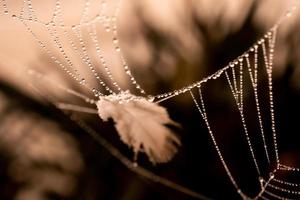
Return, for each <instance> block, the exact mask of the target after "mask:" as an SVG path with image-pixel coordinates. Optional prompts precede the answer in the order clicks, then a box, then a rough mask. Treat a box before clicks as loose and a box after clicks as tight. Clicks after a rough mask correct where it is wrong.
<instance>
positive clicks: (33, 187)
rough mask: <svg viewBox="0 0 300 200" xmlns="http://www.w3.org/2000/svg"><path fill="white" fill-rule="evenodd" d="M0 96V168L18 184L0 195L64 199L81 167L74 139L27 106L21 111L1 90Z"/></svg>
mask: <svg viewBox="0 0 300 200" xmlns="http://www.w3.org/2000/svg"><path fill="white" fill-rule="evenodd" d="M0 99H1V110H0V112H1V131H0V141H1V142H0V149H1V155H3V156H4V157H7V162H6V164H5V165H3V166H2V170H6V173H7V175H8V177H9V178H10V179H11V180H12V181H13V183H14V184H15V185H18V187H16V186H15V187H16V188H14V190H16V193H15V194H14V195H13V194H9V190H7V191H2V192H1V193H3V194H4V196H2V197H1V198H4V199H11V198H12V197H14V199H18V200H32V199H47V196H48V195H51V194H52V195H55V196H58V197H65V198H67V197H68V196H70V195H72V194H73V193H74V190H75V189H76V185H77V181H78V180H76V177H77V176H78V175H79V174H80V173H81V171H82V169H83V162H82V158H81V156H80V153H79V151H78V147H77V145H76V141H74V139H73V138H71V137H70V136H69V135H67V134H66V133H65V132H64V131H62V130H60V128H59V127H58V125H56V124H55V123H54V122H51V121H50V120H47V119H43V117H42V116H41V115H38V114H34V113H33V112H32V111H30V109H27V108H25V109H22V110H21V109H20V108H21V107H20V106H18V105H17V104H15V103H14V102H13V101H10V100H9V97H7V96H5V95H3V93H1V95H0ZM18 108H19V110H18ZM3 167H4V168H3ZM5 167H6V168H5ZM2 173H3V172H2ZM2 178H3V177H2ZM1 184H3V183H1ZM5 195H7V196H5Z"/></svg>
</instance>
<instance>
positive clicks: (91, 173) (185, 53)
mask: <svg viewBox="0 0 300 200" xmlns="http://www.w3.org/2000/svg"><path fill="white" fill-rule="evenodd" d="M62 2H63V11H64V16H65V20H66V23H68V24H73V23H76V22H78V21H79V19H80V16H81V13H82V9H83V5H84V1H83V0H78V1H71V0H64V1H62ZM116 2H117V1H110V0H108V7H107V10H106V12H107V14H108V15H111V14H112V13H113V11H114V8H115V7H116ZM293 2H294V1H280V0H262V1H251V0H239V1H237V0H198V1H196V0H164V1H161V0H160V1H159V0H144V1H138V0H133V1H129V0H123V1H122V4H121V10H120V15H119V18H118V25H119V37H120V38H119V39H120V45H121V48H122V51H123V54H124V56H125V58H126V60H127V61H128V64H129V66H130V67H131V70H132V72H133V74H134V75H135V77H136V80H137V81H138V82H139V83H140V85H142V86H143V87H144V88H145V90H146V91H147V92H148V93H150V94H153V95H155V94H159V93H163V92H168V91H171V90H174V89H178V88H181V87H183V86H185V85H188V84H191V83H193V82H195V81H197V80H201V79H202V78H204V77H206V76H207V75H209V74H211V73H213V72H215V71H217V70H218V69H220V68H222V67H223V66H225V65H226V64H227V63H229V62H230V61H231V60H233V59H234V58H236V57H238V56H239V55H240V54H242V53H243V52H244V51H246V50H247V49H248V48H249V47H250V46H251V45H252V44H253V43H254V42H255V41H256V40H257V39H259V37H260V36H262V35H263V34H264V33H265V32H266V31H268V29H269V28H270V27H272V26H273V24H274V23H275V22H276V21H277V20H278V19H279V18H280V16H281V15H282V14H284V12H285V11H286V10H287V9H288V8H289V7H290V5H291V4H292V3H293ZM21 3H22V1H17V0H9V1H8V3H7V4H8V8H9V11H10V13H9V15H5V14H4V13H3V12H2V10H3V9H2V8H1V9H2V10H1V14H0V36H1V37H0V199H17V200H35V199H37V200H38V199H55V200H56V199H80V200H81V199H82V200H94V199H122V200H134V199H136V200H140V199H172V200H176V199H178V200H181V199H191V197H188V196H186V195H184V194H181V193H179V192H177V191H174V190H172V189H169V188H166V187H163V186H161V185H159V184H156V183H153V182H151V181H149V180H146V179H145V178H142V177H140V176H138V175H136V174H134V173H133V172H131V171H129V170H128V169H127V168H125V167H124V166H123V165H122V164H121V163H120V162H119V161H118V160H117V159H115V158H114V157H113V156H111V154H109V152H108V151H107V150H106V149H105V148H103V147H102V146H101V145H99V144H98V143H97V142H96V141H95V140H94V139H93V138H91V137H90V136H89V135H88V134H87V133H86V132H85V131H84V130H82V129H80V127H78V125H77V124H76V123H74V122H72V121H71V120H70V118H69V117H68V116H67V115H64V114H63V113H62V112H61V111H59V110H58V109H56V108H54V106H52V105H51V104H50V103H49V102H47V101H45V99H43V98H42V97H41V96H40V95H39V94H38V93H36V92H35V91H34V90H33V88H32V87H31V86H32V85H38V86H39V88H40V89H42V90H43V92H44V93H46V94H47V95H51V96H53V97H55V98H57V99H60V100H61V101H64V102H70V103H75V104H81V105H85V103H83V102H80V101H79V100H76V99H74V98H73V97H72V96H70V95H68V94H66V93H64V92H62V91H61V90H59V89H57V86H55V85H51V84H45V83H41V82H39V80H37V79H34V78H33V77H32V76H29V75H28V73H27V70H28V69H35V70H37V71H39V72H41V73H42V74H44V75H45V76H47V77H49V78H50V79H52V80H54V81H55V82H57V83H60V84H62V85H64V86H66V87H68V88H73V89H76V90H79V91H81V92H82V93H87V92H86V91H85V89H84V88H81V87H80V86H78V84H76V83H75V82H74V81H72V80H71V79H70V78H68V76H67V75H66V74H65V73H64V72H63V71H62V70H61V69H59V67H57V66H56V65H55V64H54V63H53V61H51V60H50V59H49V58H48V56H47V55H46V54H45V53H44V52H43V51H42V50H41V49H40V48H39V46H38V44H37V43H36V42H35V41H34V39H33V38H32V36H31V35H30V34H28V32H26V30H25V27H24V26H23V25H22V23H21V22H20V21H18V20H16V19H12V18H11V15H12V14H13V13H18V12H19V11H20V7H21ZM32 3H33V6H34V9H35V10H36V11H37V16H38V17H39V18H40V19H41V20H42V21H47V20H49V18H50V17H51V14H52V12H53V9H54V5H55V1H54V0H45V1H38V0H32ZM92 4H93V5H94V6H93V9H92V10H91V12H90V13H89V17H90V18H92V17H93V16H94V15H95V14H96V13H97V11H99V1H97V0H93V1H92ZM299 19H300V12H299V11H298V12H297V13H295V14H294V15H293V16H292V17H291V18H290V19H288V20H287V21H285V22H284V23H283V24H282V25H281V26H280V28H279V33H278V37H277V40H276V48H275V58H274V95H275V105H276V124H277V130H278V134H279V137H278V140H279V148H280V152H281V154H280V156H281V159H282V160H283V161H284V162H285V163H288V164H290V165H292V166H298V167H299V166H300V159H299V153H300V151H299V150H300V140H299V138H300V137H299V130H300V129H299V127H298V124H299V122H298V121H299V111H300V106H299V100H300V37H299V35H300V20H299ZM32 26H33V29H34V30H35V31H36V32H37V33H38V35H39V36H40V38H41V39H42V40H44V41H46V43H47V44H48V43H49V47H50V49H51V50H53V52H55V53H56V54H58V51H57V50H55V48H54V45H53V43H51V40H50V39H49V35H48V34H47V33H46V31H45V28H43V27H42V26H39V25H36V24H32ZM99 34H100V35H101V44H102V49H103V52H105V53H104V55H105V57H106V59H107V61H108V65H109V66H110V67H111V70H112V73H113V74H114V76H115V77H116V80H117V81H118V82H119V83H120V85H121V86H122V87H123V88H127V89H129V88H130V87H132V86H131V85H130V84H129V81H128V79H127V77H126V76H125V75H124V74H123V73H122V70H121V65H120V58H119V57H118V54H117V53H116V52H115V51H114V49H113V47H112V36H111V33H107V32H105V30H99ZM88 47H90V48H93V47H92V45H89V46H88ZM92 58H93V60H95V62H96V60H97V58H96V56H95V55H92ZM74 62H75V63H77V65H80V61H74ZM97 66H98V68H97V69H98V70H99V73H100V74H104V70H103V67H101V66H100V65H97ZM80 73H81V74H84V75H86V76H88V71H87V69H86V68H85V67H82V68H80ZM88 80H90V81H91V82H92V84H94V85H95V86H96V85H97V83H96V82H95V81H94V80H93V79H92V77H88ZM223 81H224V80H223ZM220 85H221V86H222V83H221V82H220V84H210V85H209V86H207V87H206V89H205V91H206V94H209V95H208V96H207V97H206V99H207V101H208V102H209V103H208V104H209V106H210V108H211V109H210V112H211V113H212V114H211V116H212V121H214V125H216V126H218V127H220V129H222V128H223V130H222V132H221V133H220V134H218V135H217V139H219V141H220V146H221V149H222V151H224V154H225V158H226V160H228V163H229V166H230V168H231V169H232V171H233V174H234V175H235V176H236V177H237V180H238V182H239V183H240V184H241V187H242V188H243V189H244V190H245V191H246V192H247V193H249V194H252V195H254V194H255V193H256V192H257V190H256V186H257V185H255V184H256V183H255V180H253V178H252V176H253V172H251V171H250V169H248V168H247V167H249V166H248V161H249V160H250V156H249V155H248V154H247V152H246V151H243V150H241V151H240V152H238V151H237V148H243V147H244V148H245V146H246V143H245V142H244V140H243V139H244V138H242V137H240V136H239V134H241V133H240V132H239V131H240V130H237V129H238V128H237V124H238V123H239V120H240V119H239V118H238V117H233V118H230V120H229V121H228V116H231V115H230V114H229V112H230V111H231V110H232V108H231V107H229V106H227V104H224V105H226V106H224V105H223V104H222V102H224V101H226V100H227V99H228V95H227V94H226V93H225V92H224V91H223V88H222V87H221V86H220ZM131 89H133V88H131ZM133 91H134V89H133ZM162 105H163V106H165V107H166V108H167V109H168V111H169V113H170V115H171V118H172V119H174V120H175V121H177V122H179V123H180V124H181V125H182V128H181V129H180V130H178V135H179V136H180V137H181V139H182V147H181V148H180V150H179V152H178V154H177V155H176V156H175V157H174V159H173V160H172V161H171V162H169V163H166V164H161V165H160V164H158V165H156V166H153V165H152V164H151V163H149V161H148V160H147V158H146V156H140V160H139V164H140V165H141V166H145V168H147V169H149V170H151V171H153V172H155V173H156V174H158V175H161V176H163V177H166V178H168V179H169V180H171V181H174V182H176V183H179V184H181V185H184V186H186V187H188V188H190V189H192V190H194V191H196V192H199V193H201V194H204V195H205V196H208V197H211V198H212V199H237V198H238V195H237V194H236V191H234V189H233V187H232V185H231V184H230V182H229V180H228V178H227V177H226V174H225V171H224V169H223V167H222V165H221V163H220V161H219V159H218V157H217V154H216V152H215V150H214V148H213V144H212V142H211V141H210V138H209V135H208V133H207V131H206V129H205V126H204V125H203V123H202V121H201V118H200V116H199V114H198V113H197V110H196V109H195V107H194V105H193V102H192V100H191V98H190V96H188V95H181V96H178V97H176V98H174V99H170V100H168V101H165V102H163V103H162ZM81 117H82V119H84V120H85V121H88V122H89V124H91V125H92V126H93V127H95V129H96V130H97V131H98V133H99V134H100V135H102V136H103V137H104V138H106V139H107V140H108V141H109V142H111V143H112V144H114V145H115V146H116V147H117V148H118V149H120V151H121V152H123V153H124V154H125V155H126V156H127V157H128V158H130V159H131V158H132V152H131V150H130V149H128V148H127V147H126V146H125V145H124V144H122V143H121V142H120V140H119V138H118V135H117V133H116V131H115V130H114V128H113V123H112V122H109V123H102V122H101V120H100V119H99V118H98V117H97V116H90V115H86V114H82V115H81ZM298 181H299V179H298ZM299 182H300V181H299Z"/></svg>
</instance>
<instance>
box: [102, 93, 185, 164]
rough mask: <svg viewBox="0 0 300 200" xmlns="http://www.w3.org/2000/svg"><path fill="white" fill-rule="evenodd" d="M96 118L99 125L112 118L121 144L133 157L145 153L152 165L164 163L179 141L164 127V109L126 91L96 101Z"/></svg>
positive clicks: (165, 121) (171, 122)
mask: <svg viewBox="0 0 300 200" xmlns="http://www.w3.org/2000/svg"><path fill="white" fill-rule="evenodd" d="M97 108H98V114H99V116H100V118H101V119H102V120H103V121H107V120H108V119H109V118H112V119H113V120H114V122H115V127H116V129H117V131H118V133H119V136H120V138H121V140H122V141H123V142H124V143H125V144H127V145H128V146H129V147H132V148H133V151H134V153H135V155H136V156H137V154H138V153H139V152H141V151H142V152H145V153H146V154H147V155H148V157H149V159H150V161H151V162H152V163H154V164H155V163H162V162H168V161H169V160H171V159H172V157H173V156H174V154H175V153H176V152H177V148H178V146H179V145H180V140H179V139H178V137H177V136H176V135H174V134H173V133H172V131H171V130H170V129H169V128H167V127H166V126H165V125H166V124H176V123H175V122H174V121H172V120H171V119H170V117H169V115H168V112H167V111H166V109H165V108H163V107H161V106H159V105H158V104H156V103H153V102H151V100H147V99H146V98H143V97H137V96H134V95H132V94H130V93H129V92H128V91H126V92H122V93H120V94H114V95H109V96H105V97H100V100H99V101H98V102H97Z"/></svg>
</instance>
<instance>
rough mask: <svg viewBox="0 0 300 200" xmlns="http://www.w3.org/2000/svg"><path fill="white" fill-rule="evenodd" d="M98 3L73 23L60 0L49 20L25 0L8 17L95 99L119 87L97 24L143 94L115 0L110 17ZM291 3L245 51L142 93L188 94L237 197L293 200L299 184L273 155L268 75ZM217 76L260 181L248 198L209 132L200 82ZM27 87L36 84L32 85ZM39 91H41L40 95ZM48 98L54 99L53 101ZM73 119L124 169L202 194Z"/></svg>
mask: <svg viewBox="0 0 300 200" xmlns="http://www.w3.org/2000/svg"><path fill="white" fill-rule="evenodd" d="M100 5H101V6H100V11H99V13H98V14H97V15H96V16H95V17H92V18H90V17H89V12H90V8H91V1H89V0H86V1H85V5H84V8H83V11H82V14H81V17H80V20H79V23H77V24H72V25H67V24H65V22H64V20H63V11H62V2H61V1H60V0H56V1H55V9H54V12H53V15H52V18H51V20H50V21H48V22H43V21H41V20H39V19H38V18H37V14H36V11H35V9H34V6H33V5H32V2H31V0H24V1H23V4H22V8H21V11H20V13H19V14H18V15H16V14H12V15H11V16H12V17H13V18H14V19H17V20H19V21H20V22H21V23H22V24H23V25H24V27H25V28H26V30H27V31H28V32H29V34H31V35H32V37H33V38H34V40H36V42H37V43H38V44H39V46H40V47H41V48H42V49H43V50H44V51H45V52H46V53H47V54H48V56H49V57H50V58H51V59H52V60H53V62H54V63H56V65H57V66H58V67H60V68H61V69H62V70H64V71H65V72H66V74H68V75H69V76H70V77H71V78H72V79H74V80H75V81H76V82H77V83H79V84H80V85H81V86H82V87H84V88H85V89H86V90H87V91H89V92H90V93H92V94H93V95H94V97H95V98H97V97H99V96H104V95H109V94H117V93H119V92H121V91H123V90H124V89H122V86H121V85H120V84H119V83H118V80H117V78H116V77H115V76H114V74H113V73H112V68H111V67H110V66H109V64H108V63H109V61H108V60H106V59H105V55H104V53H105V52H103V49H102V48H101V40H100V38H99V33H98V29H99V28H100V27H102V28H103V29H104V30H105V31H106V32H108V33H111V35H112V44H113V47H114V51H115V52H116V53H117V55H118V56H119V58H120V60H119V61H120V63H121V66H122V69H123V72H124V74H125V75H126V76H127V77H128V80H129V82H130V84H131V85H132V86H133V87H134V88H135V91H136V92H138V93H139V94H140V95H141V96H147V95H148V94H147V93H146V92H145V90H144V89H143V88H142V87H141V86H140V85H139V83H138V82H137V81H136V79H135V78H134V76H133V74H132V72H131V70H130V67H129V66H128V64H127V62H126V60H125V58H124V57H123V55H122V51H121V48H120V45H119V39H118V38H119V37H118V29H117V16H118V13H119V10H120V2H119V3H118V4H117V6H116V9H115V13H114V14H113V15H111V16H110V15H108V14H107V13H106V12H105V9H106V7H107V2H106V1H105V0H102V1H101V2H100ZM2 6H3V8H4V13H5V14H10V11H9V10H8V6H7V3H6V1H5V0H2ZM295 9H296V6H294V7H292V9H291V10H290V11H288V12H287V13H286V14H285V15H284V16H283V17H282V18H280V19H279V20H278V22H277V23H276V24H275V25H274V26H273V27H272V28H271V29H270V31H268V32H267V33H266V34H265V35H264V36H263V37H262V38H261V39H260V40H258V41H257V42H256V43H255V44H254V45H253V46H252V47H251V48H249V50H248V51H246V52H244V53H243V54H242V55H241V56H239V57H238V58H236V59H235V60H233V61H232V62H230V63H229V64H228V65H227V66H225V67H223V68H222V69H220V70H219V71H217V72H216V73H214V74H212V75H210V76H208V77H207V78H204V79H202V80H200V81H198V82H196V83H193V84H191V85H189V86H186V87H183V88H181V89H178V90H175V91H171V92H167V93H164V94H159V95H155V96H151V95H148V98H149V96H151V98H154V99H155V100H156V103H160V102H162V101H165V100H167V99H170V98H173V97H175V96H178V95H180V94H183V93H187V92H189V93H190V95H191V99H192V101H193V102H194V104H195V106H196V109H197V110H198V111H199V114H200V117H201V118H202V120H201V121H202V123H204V125H205V126H206V128H207V131H208V133H209V136H210V137H211V140H212V144H213V147H214V149H215V150H216V152H217V155H218V157H219V159H220V162H221V164H222V166H223V168H224V169H225V172H226V174H227V176H228V178H229V180H230V182H231V183H232V185H233V187H234V188H235V190H236V192H237V193H238V194H239V195H240V196H241V198H242V199H299V198H300V184H299V183H295V182H292V181H289V180H285V179H284V178H281V177H284V176H282V173H289V174H295V173H299V172H300V169H299V168H296V167H293V166H287V165H285V164H283V163H282V162H281V160H280V156H279V150H278V142H277V133H276V123H275V107H274V94H273V81H272V70H273V60H274V49H275V42H276V33H277V30H278V28H279V26H280V25H281V23H282V22H284V20H285V19H286V18H288V17H289V16H290V15H291V14H292V12H293V11H294V10H295ZM36 25H40V27H43V28H44V29H45V30H46V32H47V33H48V36H49V38H50V42H52V43H51V44H52V47H54V48H55V49H56V51H57V52H58V53H59V56H57V55H55V54H54V53H53V51H52V50H50V47H49V46H50V45H49V43H50V42H47V41H43V40H42V39H41V38H40V37H39V36H38V34H37V33H36V31H35V30H34V26H36ZM90 43H92V45H93V48H94V54H95V58H96V59H97V60H98V61H99V62H100V63H98V64H96V62H95V59H94V57H93V56H91V52H90V51H89V50H88V47H87V46H88V44H90ZM76 58H77V59H78V58H79V62H80V63H81V64H80V65H79V64H76V63H75V62H74V60H75V59H76ZM99 64H100V65H101V66H102V70H103V71H104V73H105V77H103V73H101V74H100V73H99V70H98V68H99V67H98V65H99ZM78 66H80V67H78ZM81 67H85V68H86V69H88V70H89V72H90V75H92V76H93V77H94V78H95V79H96V80H97V82H98V84H97V85H99V86H101V88H98V87H95V85H94V84H93V83H90V82H89V81H88V80H89V79H87V78H85V77H84V76H83V75H82V73H81V69H80V68H81ZM30 73H31V74H33V75H35V76H36V77H38V78H40V79H43V80H44V81H46V82H49V83H51V84H54V85H56V86H57V87H58V88H59V89H61V90H63V91H65V92H67V93H69V94H72V95H74V96H76V97H78V98H81V99H84V100H85V101H86V102H88V103H90V104H93V105H94V104H95V102H96V100H94V99H91V98H89V97H88V96H86V95H83V94H81V93H79V92H76V91H73V90H70V89H68V88H66V87H64V86H63V85H59V84H57V83H55V82H54V81H52V80H51V79H49V78H47V77H46V76H43V75H42V74H39V73H38V72H35V71H30ZM260 76H262V78H265V79H266V81H265V82H260V81H259V80H260ZM218 80H221V81H222V82H223V83H224V82H225V83H226V84H227V85H226V86H224V87H226V88H227V89H228V90H229V91H230V93H231V99H233V103H234V106H233V107H234V109H236V111H237V114H238V115H239V117H240V122H241V123H240V125H241V130H242V132H243V133H242V134H243V138H244V142H245V145H246V147H247V151H248V154H249V155H248V156H249V158H250V161H251V167H252V168H253V169H254V171H255V173H256V176H255V179H256V181H257V183H258V185H259V188H258V192H257V194H256V195H254V196H252V197H250V196H249V195H248V194H246V193H245V192H243V188H241V187H240V185H239V182H238V181H237V180H236V177H235V176H234V175H233V173H232V170H231V169H230V167H229V165H228V163H229V162H230V160H228V159H226V158H225V156H224V154H223V152H222V148H221V145H220V142H219V141H218V138H217V137H216V132H218V131H217V128H215V127H214V126H213V125H212V124H213V122H212V121H211V120H210V115H209V106H207V102H206V100H205V89H204V87H205V85H206V84H208V83H207V82H213V81H218ZM261 84H265V85H267V86H266V87H262V86H261ZM33 87H34V88H36V87H35V86H33ZM246 88H247V90H246ZM249 88H251V89H249ZM38 91H39V89H38ZM261 93H264V94H267V98H266V99H264V101H265V102H264V103H262V102H263V100H262V96H261ZM245 94H247V97H245ZM249 94H250V95H249ZM41 95H42V96H45V94H41ZM48 99H49V98H48ZM50 99H51V98H50ZM249 99H252V101H253V102H252V105H253V106H254V110H255V113H256V115H255V116H256V117H255V123H256V125H255V126H256V128H257V131H256V134H253V129H252V128H250V126H249V120H248V117H249V116H248V114H249V113H248V112H247V103H248V100H249ZM246 100H247V103H246ZM52 102H55V100H53V101H52ZM262 105H263V106H262ZM266 105H267V106H266ZM56 106H57V107H59V108H61V109H63V110H73V111H80V112H87V113H94V110H93V109H90V108H83V107H80V106H76V105H71V104H63V103H59V104H56ZM262 107H264V109H262ZM266 108H267V109H266ZM72 119H73V120H74V121H76V122H77V123H78V124H79V125H80V126H81V127H82V128H83V129H85V130H86V131H87V132H88V133H89V134H90V135H91V136H92V137H94V138H95V139H96V140H97V141H98V142H99V143H100V144H101V145H103V146H104V147H105V148H107V149H108V150H109V151H110V152H111V154H112V155H113V156H115V157H116V158H117V159H118V160H120V161H121V162H122V163H123V164H124V165H125V166H126V167H128V169H130V170H132V171H134V172H136V173H137V174H140V175H142V176H144V177H147V178H149V179H151V180H153V181H155V182H159V183H161V184H163V185H165V186H167V187H170V188H173V189H175V190H178V191H180V192H183V193H185V194H187V195H190V196H193V197H196V198H199V199H208V198H207V197H205V196H203V195H201V194H198V193H196V192H193V191H191V190H189V189H187V188H185V187H183V186H180V185H178V184H175V183H172V182H171V181H168V180H166V179H164V178H162V177H159V176H157V175H155V174H153V173H151V172H149V171H148V170H146V169H144V168H142V167H139V166H137V165H136V164H135V163H132V162H131V161H130V160H128V159H127V158H126V157H125V156H123V155H122V154H121V153H120V152H119V151H118V150H117V149H116V148H114V147H113V146H112V145H110V144H109V143H108V142H107V141H105V140H104V139H103V138H101V137H100V136H99V135H97V134H95V131H94V130H93V129H91V128H90V127H89V126H88V125H87V124H85V123H84V122H83V121H81V120H80V119H79V118H78V117H76V115H75V114H73V115H72ZM266 122H267V123H266ZM257 133H259V134H257ZM258 146H260V147H259V148H260V149H262V150H263V154H262V155H258V154H259V153H260V152H258V150H257V149H258Z"/></svg>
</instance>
